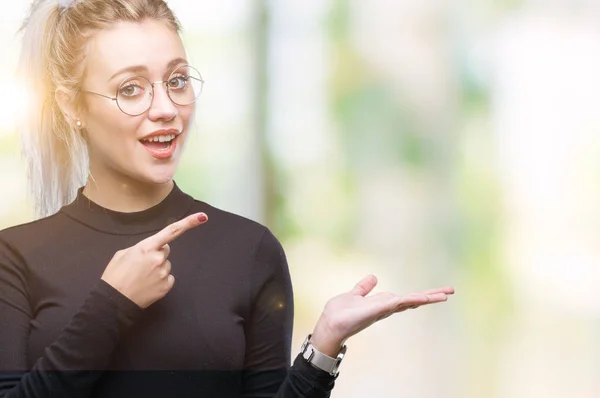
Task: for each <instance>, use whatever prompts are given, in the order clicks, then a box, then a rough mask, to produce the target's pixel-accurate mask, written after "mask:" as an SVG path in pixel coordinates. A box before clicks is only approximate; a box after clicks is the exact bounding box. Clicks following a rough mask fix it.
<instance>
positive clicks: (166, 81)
mask: <svg viewBox="0 0 600 398" xmlns="http://www.w3.org/2000/svg"><path fill="white" fill-rule="evenodd" d="M149 82H150V81H149ZM168 82H169V81H168V80H157V81H155V82H150V86H152V93H151V94H152V96H154V90H155V88H154V85H155V84H160V85H161V86H162V85H164V86H165V92H166V93H167V96H168V97H169V98H171V96H169V87H167V86H166V85H165V84H166V83H168Z"/></svg>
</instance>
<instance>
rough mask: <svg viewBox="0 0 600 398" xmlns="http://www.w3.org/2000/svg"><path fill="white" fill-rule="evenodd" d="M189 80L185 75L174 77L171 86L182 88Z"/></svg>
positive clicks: (170, 82)
mask: <svg viewBox="0 0 600 398" xmlns="http://www.w3.org/2000/svg"><path fill="white" fill-rule="evenodd" d="M187 80H188V79H187V77H185V76H176V77H172V78H171V79H170V80H169V88H174V89H182V88H184V87H185V86H186V84H187Z"/></svg>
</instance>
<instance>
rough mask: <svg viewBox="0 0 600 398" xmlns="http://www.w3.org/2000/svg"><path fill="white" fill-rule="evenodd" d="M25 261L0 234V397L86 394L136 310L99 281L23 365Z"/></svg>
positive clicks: (27, 309) (27, 313)
mask: <svg viewBox="0 0 600 398" xmlns="http://www.w3.org/2000/svg"><path fill="white" fill-rule="evenodd" d="M27 279H28V275H27V268H26V264H25V262H24V260H23V258H22V256H21V255H20V254H19V252H18V250H17V249H15V248H14V247H13V246H12V245H11V244H10V243H9V242H7V241H6V240H3V239H0V325H1V328H0V398H17V397H18V398H25V397H28V398H29V397H35V398H49V397H61V398H63V397H87V396H89V395H90V392H91V390H92V388H93V386H94V384H95V383H96V382H97V380H98V379H99V378H100V376H101V375H102V372H103V370H105V369H106V367H107V366H108V364H109V360H110V357H111V355H112V353H113V352H114V350H115V347H116V345H117V342H118V341H119V338H120V336H121V335H122V333H123V332H124V331H125V330H126V329H128V328H129V327H130V326H131V325H132V324H133V323H134V322H135V320H136V319H137V318H139V316H140V315H141V314H142V310H141V309H140V308H139V307H138V306H137V305H136V304H135V303H133V302H131V301H130V300H129V299H127V298H126V297H125V296H123V295H122V294H120V293H119V292H118V291H117V290H115V289H114V288H113V287H111V286H110V285H108V284H107V283H105V282H104V281H102V280H99V281H98V283H97V285H96V286H95V287H94V289H93V290H92V291H91V292H90V294H89V296H88V298H87V299H86V300H85V302H84V303H83V305H82V306H81V307H80V309H79V311H77V312H76V313H75V315H74V316H73V317H72V318H71V321H70V322H69V323H68V324H67V326H66V327H65V328H64V330H63V331H62V332H61V334H60V335H59V336H58V338H57V339H56V340H55V341H54V342H53V343H52V344H50V345H49V346H48V347H47V348H46V349H45V351H44V355H43V356H42V357H41V358H39V359H37V361H36V362H35V363H34V364H33V366H32V368H31V369H28V365H27V348H28V338H29V333H30V325H31V322H32V321H33V320H34V319H33V318H34V315H33V314H32V310H31V305H30V301H29V297H28V282H27Z"/></svg>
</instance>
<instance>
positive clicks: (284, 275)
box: [242, 231, 454, 398]
mask: <svg viewBox="0 0 600 398" xmlns="http://www.w3.org/2000/svg"><path fill="white" fill-rule="evenodd" d="M254 270H255V271H254V272H258V273H259V275H260V277H262V278H265V275H261V274H262V273H265V272H266V273H267V274H266V275H267V276H266V278H265V280H267V283H265V284H259V286H261V290H260V291H259V293H258V294H257V295H256V301H255V302H254V306H253V314H252V319H251V321H250V322H249V323H248V327H247V330H246V335H247V350H246V366H245V368H246V369H245V373H244V379H243V393H242V396H243V397H244V398H272V397H275V398H327V397H329V396H330V393H331V390H332V389H333V387H334V381H335V378H336V376H332V375H330V374H329V373H328V372H325V371H323V370H321V369H317V368H315V367H314V366H312V365H311V364H309V363H308V362H307V361H306V360H305V359H304V358H303V357H302V356H301V355H298V356H297V357H296V359H295V360H294V364H293V366H292V367H291V369H289V370H288V371H287V372H285V371H284V369H285V368H286V361H287V360H288V358H290V350H289V347H290V342H291V335H292V321H293V297H292V288H291V282H290V276H289V270H288V266H287V261H286V258H285V254H284V251H283V248H282V247H281V245H280V243H279V242H278V241H277V239H276V238H275V237H274V236H273V235H272V234H271V233H270V232H269V231H267V232H265V234H264V235H263V238H262V240H261V242H260V244H259V247H258V249H257V251H256V255H255V264H254ZM376 284H377V279H376V278H375V277H374V276H373V275H369V276H367V277H365V278H364V279H363V280H361V281H360V282H359V283H358V284H357V285H356V286H355V287H354V288H353V289H352V290H350V291H349V292H346V293H343V294H340V295H338V296H335V297H333V298H332V299H330V300H329V301H328V302H327V304H326V305H325V308H324V310H323V312H322V314H321V317H320V318H319V320H318V322H317V324H316V325H315V328H314V330H313V333H312V336H311V343H312V345H313V347H314V348H315V349H317V350H318V351H320V352H321V353H323V354H325V355H327V356H330V357H333V358H335V357H336V356H337V355H338V353H339V351H340V349H341V348H342V346H343V344H344V342H345V341H346V340H347V339H348V338H349V337H351V336H353V335H355V334H357V333H359V332H360V331H361V330H364V329H365V328H367V327H369V326H370V325H372V324H373V323H375V322H377V321H379V320H382V319H385V318H387V317H389V316H390V315H392V314H395V313H398V312H402V311H404V310H406V309H409V308H417V307H420V306H423V305H427V304H434V303H439V302H443V301H446V300H447V295H449V294H453V293H454V289H453V288H451V287H443V288H438V289H431V290H428V291H424V292H420V293H412V294H409V295H405V296H399V295H396V294H393V293H387V292H385V293H377V294H373V295H371V296H369V293H370V292H371V291H372V290H373V288H374V287H375V285H376Z"/></svg>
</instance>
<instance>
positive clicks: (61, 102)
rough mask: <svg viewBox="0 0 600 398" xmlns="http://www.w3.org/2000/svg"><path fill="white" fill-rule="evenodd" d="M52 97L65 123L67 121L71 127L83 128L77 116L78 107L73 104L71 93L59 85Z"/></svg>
mask: <svg viewBox="0 0 600 398" xmlns="http://www.w3.org/2000/svg"><path fill="white" fill-rule="evenodd" d="M54 98H55V99H56V103H57V104H58V107H59V108H60V110H61V111H62V113H63V115H64V117H65V120H66V121H67V123H69V124H70V125H71V127H72V128H74V129H77V130H81V129H82V128H83V121H82V120H81V118H80V117H79V112H78V108H77V106H76V104H75V99H74V98H73V95H72V94H71V93H70V92H69V91H67V90H66V89H65V88H62V87H59V88H57V89H56V90H55V91H54Z"/></svg>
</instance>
